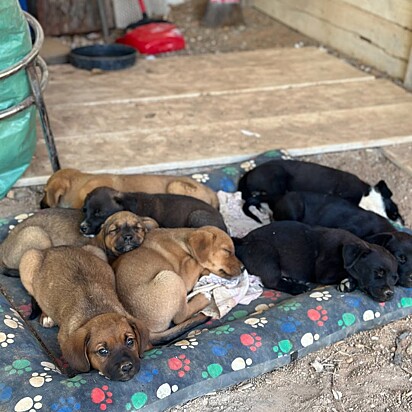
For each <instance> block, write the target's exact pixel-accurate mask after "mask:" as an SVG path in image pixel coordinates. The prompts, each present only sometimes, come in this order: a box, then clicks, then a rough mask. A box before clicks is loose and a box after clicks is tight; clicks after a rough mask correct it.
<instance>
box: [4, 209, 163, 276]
mask: <svg viewBox="0 0 412 412" xmlns="http://www.w3.org/2000/svg"><path fill="white" fill-rule="evenodd" d="M83 218H84V217H83V213H82V211H81V210H78V209H45V210H41V211H39V212H37V213H35V214H34V215H32V216H30V217H29V218H27V219H26V220H24V221H23V222H21V223H19V224H18V225H17V226H16V227H15V228H14V229H13V230H12V231H11V232H10V233H9V235H8V236H7V238H6V239H5V240H4V241H3V243H1V244H0V274H3V275H8V276H13V277H16V276H19V273H18V270H17V269H18V267H19V263H20V259H21V257H22V256H23V254H24V253H25V252H26V251H27V250H29V249H47V248H49V247H52V246H61V245H72V246H83V245H86V244H90V245H95V246H98V247H100V248H101V249H103V250H104V251H105V252H106V254H107V256H108V257H109V259H110V260H113V259H114V258H116V257H117V256H119V255H120V254H122V253H125V252H129V251H130V250H132V249H135V248H136V247H139V246H140V245H141V243H142V242H143V240H144V238H145V235H146V233H147V231H148V230H151V229H153V228H157V227H158V224H157V223H156V221H154V220H153V219H151V218H149V217H139V216H136V215H135V214H133V213H131V212H127V211H124V212H118V213H116V214H114V215H112V216H110V218H109V219H107V220H106V221H105V222H104V223H103V226H102V228H101V230H100V232H99V234H98V235H97V236H96V237H95V238H93V239H88V238H85V237H84V236H82V235H81V233H80V232H79V225H80V223H81V222H82V220H83Z"/></svg>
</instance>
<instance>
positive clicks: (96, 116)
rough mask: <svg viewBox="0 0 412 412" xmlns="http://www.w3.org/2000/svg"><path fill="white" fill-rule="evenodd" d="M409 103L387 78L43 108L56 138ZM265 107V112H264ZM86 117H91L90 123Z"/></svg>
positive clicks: (404, 92) (400, 89)
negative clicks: (270, 89)
mask: <svg viewBox="0 0 412 412" xmlns="http://www.w3.org/2000/svg"><path fill="white" fill-rule="evenodd" d="M401 102H412V95H410V94H409V93H407V92H406V91H405V90H404V89H402V88H400V87H397V86H394V85H393V84H392V83H391V82H389V81H387V80H377V81H368V82H364V81H362V82H352V83H337V84H327V85H325V84H322V85H316V86H310V87H309V86H308V87H303V88H295V89H294V88H291V89H281V90H272V91H263V92H262V91H260V92H249V93H241V94H229V95H220V96H213V95H208V96H199V97H198V98H181V99H175V100H174V101H173V102H170V101H168V100H165V101H154V102H137V103H135V102H125V103H117V104H109V103H105V104H101V105H98V106H86V107H85V106H80V107H79V106H68V107H67V106H61V105H52V106H50V107H49V110H48V112H49V117H50V122H51V125H52V127H53V133H54V135H55V136H56V138H66V137H70V136H73V137H76V136H77V137H81V136H82V135H84V132H85V131H86V130H87V132H88V133H89V134H92V133H95V134H99V133H105V132H106V131H116V133H120V132H122V131H133V130H135V131H136V132H138V131H139V130H148V131H150V130H152V129H154V128H162V127H164V126H165V125H173V127H176V126H180V125H201V124H205V123H212V122H221V121H239V120H242V119H244V118H245V117H247V118H264V117H274V116H283V115H292V114H299V113H308V112H320V111H327V110H332V109H333V110H341V109H350V108H357V107H367V106H378V105H388V104H393V103H401ZM268 108H270V110H268ZM90 119H93V121H92V122H91V121H90Z"/></svg>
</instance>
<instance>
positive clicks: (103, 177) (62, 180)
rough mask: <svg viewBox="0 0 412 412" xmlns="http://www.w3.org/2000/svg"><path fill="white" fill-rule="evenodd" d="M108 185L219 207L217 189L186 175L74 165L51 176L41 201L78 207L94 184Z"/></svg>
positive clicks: (119, 188) (122, 190)
mask: <svg viewBox="0 0 412 412" xmlns="http://www.w3.org/2000/svg"><path fill="white" fill-rule="evenodd" d="M101 186H107V187H111V188H113V189H116V190H118V191H120V192H146V193H171V194H178V195H186V196H192V197H196V198H198V199H200V200H203V201H204V202H206V203H209V204H210V205H212V206H213V207H215V208H219V201H218V198H217V195H216V193H215V192H214V191H213V190H212V189H210V188H208V187H207V186H205V185H203V184H202V183H199V182H197V181H196V180H194V179H192V178H190V177H186V176H170V175H150V174H134V175H120V174H119V175H118V174H110V173H104V174H92V173H83V172H81V171H80V170H77V169H61V170H59V171H57V172H56V173H54V174H53V175H52V176H50V178H49V180H48V181H47V184H46V186H45V189H44V192H45V193H44V197H43V199H42V201H41V203H40V205H41V207H42V208H46V207H71V208H75V209H80V208H81V207H82V206H83V202H84V199H85V198H86V196H87V194H88V193H90V192H91V191H92V190H93V189H95V188H96V187H101Z"/></svg>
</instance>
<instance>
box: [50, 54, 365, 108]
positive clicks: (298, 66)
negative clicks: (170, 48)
mask: <svg viewBox="0 0 412 412" xmlns="http://www.w3.org/2000/svg"><path fill="white" fill-rule="evenodd" d="M361 78H364V79H367V80H368V79H370V76H368V75H367V74H365V73H362V72H360V71H359V70H357V69H355V68H354V67H351V66H350V65H349V64H347V63H345V62H343V61H339V60H337V59H336V58H335V57H333V56H331V55H328V54H327V53H325V52H324V51H322V50H320V49H316V48H304V49H290V48H287V49H280V50H257V51H251V52H239V53H227V54H221V55H203V56H179V57H171V58H167V59H158V60H155V61H147V60H141V61H139V62H138V63H137V64H136V66H134V67H133V68H131V69H129V70H125V71H119V72H104V73H102V74H92V73H90V72H88V71H84V70H79V69H75V68H73V67H72V66H69V65H63V66H51V67H50V83H49V85H48V87H47V90H46V93H45V98H46V102H47V104H48V105H53V106H54V105H58V104H64V105H66V106H67V105H80V104H83V105H84V104H96V103H97V104H99V103H101V102H113V103H116V102H121V101H134V100H136V99H141V98H153V97H161V98H165V96H166V97H167V96H181V95H185V94H189V95H193V94H200V93H203V94H206V93H216V92H218V93H229V92H233V91H236V92H237V91H238V90H242V89H247V90H249V89H256V88H258V89H262V88H270V87H271V88H274V87H279V86H283V87H284V86H291V87H293V86H294V85H301V84H306V83H313V82H315V83H316V82H328V81H331V80H334V81H335V80H345V81H347V80H348V79H349V80H350V79H361ZM113 85H115V87H114V86H113Z"/></svg>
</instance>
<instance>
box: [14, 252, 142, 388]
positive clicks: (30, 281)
mask: <svg viewBox="0 0 412 412" xmlns="http://www.w3.org/2000/svg"><path fill="white" fill-rule="evenodd" d="M85 248H87V250H84V249H82V248H79V247H73V246H60V247H54V248H50V249H47V250H35V249H31V250H29V251H27V252H26V253H25V254H24V255H23V257H22V259H21V263H20V273H21V281H22V283H23V285H24V287H25V288H26V290H27V291H28V293H29V294H30V295H32V296H33V298H34V299H35V300H36V301H37V303H38V305H39V307H40V308H41V309H42V311H43V313H44V314H47V316H48V317H49V318H51V320H52V321H53V322H52V321H51V320H50V319H48V323H43V326H47V325H48V326H49V327H50V326H53V323H55V324H57V325H59V333H58V335H57V338H58V341H59V344H60V347H61V350H62V354H63V356H64V358H65V359H66V360H67V362H68V364H69V366H70V367H71V368H72V369H73V370H74V371H75V372H88V371H89V370H90V369H97V370H99V371H100V372H101V373H102V374H103V375H105V376H106V377H108V378H109V379H112V380H120V381H126V380H129V379H131V378H132V377H133V376H134V375H135V374H136V373H137V372H138V370H139V369H140V360H139V358H140V357H141V356H142V354H143V352H144V350H145V349H146V348H147V345H148V337H149V334H148V330H147V329H146V327H145V326H144V325H143V324H142V323H141V322H140V321H139V320H137V319H136V318H133V317H132V316H130V315H129V313H127V312H126V310H125V309H124V307H123V306H122V304H121V303H120V302H119V299H118V297H117V295H116V291H115V279H114V273H113V270H112V269H111V267H110V266H109V265H108V263H106V262H105V261H104V260H103V259H104V258H105V255H104V253H103V251H102V250H101V249H98V248H96V247H93V246H85ZM91 251H93V253H91ZM97 256H100V257H102V258H103V259H101V258H100V257H97ZM45 319H46V318H44V320H45Z"/></svg>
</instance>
